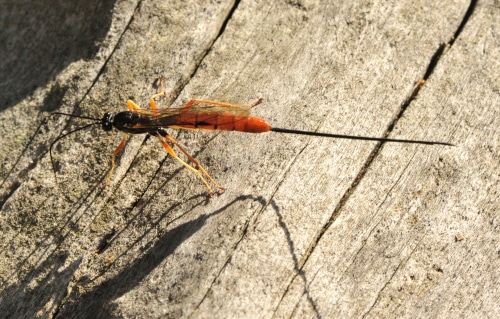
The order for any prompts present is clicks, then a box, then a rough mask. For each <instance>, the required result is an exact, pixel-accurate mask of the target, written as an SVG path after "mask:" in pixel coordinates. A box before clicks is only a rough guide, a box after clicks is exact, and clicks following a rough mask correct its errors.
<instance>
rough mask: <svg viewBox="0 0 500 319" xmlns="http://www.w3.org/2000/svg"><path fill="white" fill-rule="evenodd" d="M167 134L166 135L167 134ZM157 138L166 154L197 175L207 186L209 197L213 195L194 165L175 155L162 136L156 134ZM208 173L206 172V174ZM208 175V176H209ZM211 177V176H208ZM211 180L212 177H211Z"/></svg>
mask: <svg viewBox="0 0 500 319" xmlns="http://www.w3.org/2000/svg"><path fill="white" fill-rule="evenodd" d="M167 136H168V135H167ZM157 137H158V139H159V140H160V142H161V144H162V145H163V147H164V148H165V150H166V151H167V152H168V154H170V156H172V157H173V158H175V159H176V160H178V161H179V162H180V163H181V164H182V165H184V166H185V167H186V168H188V169H189V170H190V171H192V172H193V173H195V174H196V175H198V177H199V178H200V179H201V180H202V181H203V183H204V184H205V186H206V187H207V188H208V193H209V197H212V196H213V195H214V192H213V190H212V187H210V185H209V184H208V183H207V181H206V180H205V178H203V175H201V173H200V172H199V171H198V170H196V169H195V168H194V167H192V166H191V165H189V164H188V163H186V162H184V161H183V160H182V159H181V158H179V156H177V154H176V153H175V151H174V149H173V148H172V147H171V146H170V145H168V143H167V142H165V141H164V140H163V139H162V136H161V135H159V134H158V135H157ZM205 174H206V172H205ZM207 175H208V174H207ZM209 177H210V176H209ZM210 179H211V178H210ZM211 180H212V179H211Z"/></svg>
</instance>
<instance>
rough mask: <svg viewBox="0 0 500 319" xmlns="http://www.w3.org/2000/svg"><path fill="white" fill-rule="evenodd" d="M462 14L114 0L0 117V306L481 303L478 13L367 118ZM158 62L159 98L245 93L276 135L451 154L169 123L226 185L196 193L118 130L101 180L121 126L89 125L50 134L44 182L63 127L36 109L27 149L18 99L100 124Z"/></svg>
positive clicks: (306, 309)
mask: <svg viewBox="0 0 500 319" xmlns="http://www.w3.org/2000/svg"><path fill="white" fill-rule="evenodd" d="M468 6H469V3H468V2H465V1H461V2H454V3H451V2H446V3H435V2H431V1H421V2H418V3H415V2H410V1H407V2H394V3H386V2H373V3H366V2H363V3H356V2H352V3H337V4H332V3H322V2H319V1H300V2H299V1H296V2H290V1H289V2H283V3H267V2H251V1H248V2H245V1H244V2H241V3H238V4H237V6H236V8H235V10H234V12H232V11H231V10H232V8H234V6H233V4H232V3H231V2H227V3H217V4H216V3H212V4H210V5H205V6H200V5H198V4H195V3H194V2H193V3H185V2H178V3H177V2H169V3H162V2H159V1H142V2H140V3H139V4H136V3H134V2H117V3H116V4H115V10H114V11H113V17H112V21H113V22H112V23H111V27H110V31H109V32H108V35H107V37H106V39H107V41H109V42H106V43H105V44H104V45H102V47H100V50H101V51H99V52H101V53H100V54H101V55H99V54H98V55H97V56H95V57H93V58H91V59H90V60H89V61H85V62H82V61H79V62H78V63H73V64H70V65H69V66H68V67H67V68H65V69H64V70H63V71H61V72H60V74H59V75H58V77H57V78H56V80H55V82H50V83H49V84H47V85H45V86H43V88H41V89H40V91H39V92H38V91H37V92H38V93H36V92H35V93H33V94H32V95H30V97H29V98H26V99H24V100H22V101H20V102H19V103H17V104H16V105H13V106H11V107H9V108H7V109H5V110H3V111H2V112H1V113H0V116H2V119H4V123H12V122H13V121H12V119H13V118H18V117H19V119H20V120H19V122H21V123H25V124H22V125H23V128H24V130H23V132H26V133H23V134H26V135H23V136H22V138H21V137H20V138H19V140H20V141H19V142H18V143H11V142H8V141H11V139H12V138H13V136H16V135H15V134H13V133H9V132H10V130H9V127H8V125H6V124H4V125H5V126H4V128H2V132H4V131H5V134H3V135H4V137H2V138H3V140H2V149H3V150H5V151H6V152H7V153H9V154H12V156H6V157H5V164H4V165H3V167H2V175H3V176H5V175H6V174H7V172H9V171H10V169H11V167H14V169H13V170H12V171H11V173H10V175H8V176H7V179H6V182H4V184H3V185H2V198H3V201H4V203H3V206H2V215H1V216H2V221H1V225H2V239H3V240H2V242H3V244H2V248H1V251H2V260H3V261H2V271H1V273H0V274H1V278H2V286H3V287H6V288H3V289H2V293H1V296H2V297H1V300H2V308H1V311H2V313H4V314H17V315H34V314H38V315H39V316H52V315H54V314H56V313H57V314H58V315H59V316H60V317H68V316H74V315H75V314H78V315H79V316H80V317H88V316H97V317H103V318H104V317H106V318H107V317H114V316H124V317H161V316H169V317H188V316H192V317H235V316H240V317H251V318H253V317H273V316H275V317H290V316H296V317H338V316H363V315H367V316H389V317H391V316H407V317H410V316H412V317H413V316H421V317H427V316H439V315H441V316H463V315H475V316H482V315H484V316H487V315H493V314H494V313H495V311H498V310H497V309H496V307H495V304H494V300H496V299H497V297H498V290H497V288H496V286H498V276H497V275H496V273H495V271H494V270H495V269H496V268H498V258H497V255H496V253H497V250H498V249H495V241H494V239H495V237H497V236H495V235H498V231H497V230H496V228H495V227H496V225H497V224H498V221H497V219H498V218H495V217H496V216H495V214H494V212H495V211H496V210H497V209H498V200H496V197H495V196H494V194H496V193H498V183H497V180H498V173H495V172H498V139H495V137H496V136H498V130H497V127H498V125H495V124H496V122H495V121H497V118H498V116H495V114H496V113H498V110H497V107H496V106H498V104H499V103H498V101H499V99H498V91H499V90H498V83H500V82H498V78H497V77H495V76H496V74H499V73H498V59H496V58H495V57H497V56H498V52H497V51H498V50H499V48H500V46H499V43H498V37H495V32H494V31H495V30H496V29H495V28H496V27H495V23H494V13H495V12H498V7H495V5H494V4H492V3H487V2H484V3H483V2H480V3H479V5H478V9H476V11H475V13H474V14H473V15H472V19H471V20H470V21H469V22H468V23H467V24H466V26H465V28H464V31H463V33H462V34H461V35H460V37H459V38H458V39H457V41H456V42H455V43H454V44H453V45H452V46H451V48H450V50H449V51H448V52H447V53H446V55H445V56H443V57H442V58H441V59H440V60H439V62H438V64H437V67H436V69H435V71H434V73H433V74H432V76H431V77H430V78H429V79H428V81H427V82H426V83H425V85H424V86H423V87H422V89H421V91H420V92H419V94H418V96H417V99H416V100H415V101H413V102H412V103H410V104H409V105H408V107H407V109H406V110H405V112H404V113H403V115H402V117H401V118H400V119H399V120H398V121H397V125H396V127H395V129H394V130H393V131H392V132H390V130H389V127H390V126H391V123H393V122H394V120H395V119H396V118H399V117H400V116H401V115H400V109H401V106H402V105H404V104H405V101H407V100H408V99H409V97H410V95H411V94H412V91H413V89H414V87H415V85H416V84H417V83H418V81H419V80H420V79H421V78H422V77H423V76H424V74H425V72H426V69H427V67H428V65H429V63H430V61H431V59H432V57H433V55H434V54H435V52H436V50H438V48H439V46H440V45H441V44H442V43H446V42H448V41H450V39H451V38H452V36H453V34H454V32H455V31H456V30H457V28H458V27H459V25H460V23H461V22H462V19H463V16H464V14H465V12H466V10H467V8H468ZM120 8H124V9H120ZM125 8H128V9H125ZM120 10H121V11H120ZM123 12H127V13H123ZM124 17H127V18H124ZM227 17H230V19H229V21H228V23H227V25H225V24H224V21H225V19H226V18H227ZM124 21H125V22H124ZM129 22H130V23H129ZM219 33H220V36H219ZM113 39H114V40H113ZM480 39H482V40H480ZM214 40H216V42H215V43H213V41H214ZM75 74H80V77H81V79H78V80H72V81H70V80H69V79H71V78H72V76H75ZM158 74H162V75H163V76H164V78H165V86H166V91H167V98H166V99H164V100H162V101H161V102H160V106H161V107H166V106H168V105H170V104H171V103H172V104H173V105H174V106H176V107H180V106H182V105H183V104H184V103H186V102H187V101H188V100H189V99H190V98H206V99H213V100H221V101H228V102H236V103H248V102H252V101H255V100H256V99H258V98H264V103H263V104H261V105H259V106H257V107H255V108H254V109H253V110H252V111H253V113H254V114H256V115H258V116H261V117H263V118H265V119H267V120H269V122H270V123H272V125H275V126H276V127H286V128H296V129H304V130H318V131H322V132H334V133H346V134H363V135H371V136H383V135H384V134H386V133H387V132H389V134H390V137H394V138H415V139H434V140H442V141H446V142H452V143H455V144H457V147H453V148H451V147H442V146H421V145H396V144H384V145H383V146H382V148H381V149H380V150H379V151H377V147H378V144H377V143H375V142H359V141H348V140H333V139H325V138H313V137H300V136H290V135H288V136H287V135H283V134H277V133H276V134H275V133H268V134H245V133H236V132H211V131H196V132H194V131H172V132H171V134H172V136H173V137H175V138H176V139H177V140H178V141H179V142H180V143H181V144H182V145H184V146H185V147H186V149H188V150H189V151H190V152H192V154H193V155H194V156H195V157H196V158H197V159H198V160H199V161H200V163H202V165H204V167H205V168H206V169H207V171H208V172H209V173H210V174H211V175H212V176H213V177H214V178H215V180H216V181H217V182H218V183H219V184H221V185H222V186H224V187H226V188H227V190H226V192H225V193H224V194H221V195H220V196H217V197H214V198H212V199H210V200H207V199H206V197H205V195H206V189H205V188H204V186H203V184H202V183H201V181H200V180H199V179H198V178H197V177H196V176H195V175H194V174H193V173H192V172H190V171H188V170H187V169H183V168H182V167H181V165H180V164H179V163H178V162H177V161H175V160H173V159H172V158H171V157H168V156H167V155H166V153H165V151H164V150H163V149H162V148H161V145H160V144H159V143H158V141H157V140H156V138H149V139H146V138H145V137H144V136H137V137H132V138H131V139H130V141H129V143H128V144H127V146H126V147H125V149H124V152H123V154H122V155H121V156H120V157H119V165H118V167H117V169H116V172H115V174H114V175H113V177H112V179H111V183H110V185H109V186H108V187H107V188H106V189H104V190H101V189H100V185H101V184H102V182H103V180H104V179H105V176H106V174H107V169H108V168H109V166H108V165H109V157H110V154H111V152H112V151H113V150H114V148H115V147H116V145H117V144H118V143H119V141H120V139H121V134H116V133H115V134H107V133H105V132H102V131H101V130H100V128H98V127H95V128H93V129H91V130H82V131H79V132H77V133H75V134H72V135H70V136H68V137H67V138H64V139H62V140H60V141H59V142H58V144H57V145H56V147H55V156H54V157H55V160H56V164H57V165H56V168H57V176H58V183H56V182H55V180H54V177H53V175H54V174H53V172H52V169H51V163H50V158H49V157H48V154H47V153H46V151H47V147H48V144H49V141H52V140H54V139H55V138H56V137H57V136H58V135H59V134H60V132H61V130H62V129H63V128H65V129H66V130H69V129H74V128H76V127H78V126H79V125H81V124H82V121H69V126H67V127H66V126H65V125H66V123H68V119H65V118H58V119H56V120H53V121H52V124H50V125H47V126H43V129H42V131H41V133H40V134H37V135H36V136H35V137H34V138H32V139H31V140H30V137H31V136H32V134H33V131H31V132H30V127H32V126H33V124H32V122H33V119H34V118H39V115H38V114H39V113H40V109H37V110H36V111H35V110H34V111H32V112H31V113H29V112H23V111H24V110H26V108H27V106H28V105H36V104H37V103H41V101H44V102H43V105H44V107H45V108H47V107H48V106H46V105H47V101H48V100H47V99H46V96H47V95H48V92H51V89H52V88H53V87H54V86H55V85H56V84H57V83H59V85H60V86H63V87H64V86H69V87H70V89H68V91H65V92H64V93H63V94H62V96H63V98H61V99H60V100H61V101H59V103H58V105H57V106H55V107H56V108H57V110H60V111H64V112H73V111H75V112H77V113H78V114H85V115H94V114H95V115H96V116H98V117H100V116H102V113H103V112H105V111H113V112H117V111H122V110H125V109H126V104H125V101H126V100H127V99H128V98H133V99H134V100H135V101H136V102H138V103H139V104H140V105H142V106H143V107H147V103H148V99H149V97H150V96H151V95H152V94H154V93H155V92H156V90H155V89H154V88H152V83H153V82H154V81H155V79H156V76H157V75H158ZM70 84H72V86H70ZM36 94H38V95H36ZM56 104H57V103H56ZM478 105H480V106H481V107H478ZM50 107H52V106H50ZM43 110H46V109H43V108H42V111H43ZM495 112H496V113H495ZM39 122H40V121H37V123H39ZM54 122H55V123H54ZM9 134H10V135H9ZM4 140H5V141H7V142H5V143H4V142H3V141H4ZM29 141H31V143H30V144H29V147H28V148H27V151H26V152H25V153H24V155H23V156H22V157H21V160H20V161H16V160H15V159H17V158H18V154H21V152H22V151H23V149H24V146H25V145H26V144H27V143H29ZM372 157H373V158H372ZM480 230H482V232H481V231H480ZM458 235H463V236H464V238H465V239H464V240H461V241H455V238H456V236H458ZM495 256H496V257H495ZM495 258H496V259H495ZM495 263H497V264H495ZM464 267H469V268H470V269H474V271H473V272H471V271H470V270H469V271H467V270H466V269H469V268H464ZM457 278H458V280H457ZM464 286H467V288H466V289H464V288H465V287H464ZM481 287H485V288H486V289H485V290H481V291H480V290H479V289H480V288H481ZM447 293H449V294H448V295H447ZM40 296H43V298H41V297H40ZM4 301H5V302H4ZM26 304H29V305H30V307H28V308H26V307H25V306H24V305H26ZM5 305H6V306H5ZM481 307H483V308H481Z"/></svg>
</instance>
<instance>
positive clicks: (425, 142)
mask: <svg viewBox="0 0 500 319" xmlns="http://www.w3.org/2000/svg"><path fill="white" fill-rule="evenodd" d="M271 131H273V132H279V133H286V134H297V135H310V136H320V137H333V138H343V139H349V140H362V141H377V142H393V143H410V144H426V145H446V146H455V145H454V144H451V143H446V142H436V141H421V140H405V139H396V138H383V137H370V136H357V135H343V134H330V133H320V132H312V131H300V130H289V129H286V128H278V127H272V128H271Z"/></svg>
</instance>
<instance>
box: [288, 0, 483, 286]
mask: <svg viewBox="0 0 500 319" xmlns="http://www.w3.org/2000/svg"><path fill="white" fill-rule="evenodd" d="M476 4H477V0H471V2H470V5H469V8H468V9H467V12H466V13H465V15H464V17H463V19H462V22H461V23H460V25H459V26H458V28H457V30H456V31H455V33H454V35H453V37H452V38H451V39H450V41H448V43H446V44H441V45H440V46H439V48H438V49H437V50H436V52H435V53H434V54H433V56H432V58H431V60H430V62H429V66H428V67H427V71H426V72H425V75H424V78H423V79H422V80H420V81H419V82H418V83H417V85H416V86H415V88H414V89H413V91H412V94H411V95H410V96H409V97H408V98H407V99H406V100H405V101H404V102H403V104H402V106H401V110H400V112H399V113H398V114H397V115H396V116H395V118H394V119H393V121H392V122H391V123H390V124H389V126H388V129H387V130H386V132H385V134H384V135H383V136H382V137H383V138H386V137H387V136H389V135H390V133H391V132H392V130H393V128H394V127H395V126H396V124H397V122H398V121H399V119H400V118H401V117H402V116H403V113H404V111H405V110H406V108H407V107H408V106H409V105H410V103H411V102H412V101H413V100H414V99H415V98H416V96H417V95H418V92H419V91H420V89H421V88H422V86H423V85H424V84H425V81H426V80H427V78H428V77H429V76H430V75H431V74H432V72H433V71H434V69H435V67H436V65H437V63H438V62H439V60H440V59H441V57H442V56H443V53H444V51H445V48H448V47H451V46H452V45H453V43H454V42H455V40H456V38H457V37H458V36H459V35H460V33H461V32H462V30H463V28H464V27H465V25H466V24H467V22H468V21H469V19H470V17H471V16H472V13H473V12H474V9H475V7H476ZM383 145H384V143H383V142H379V143H377V145H376V146H375V147H374V149H373V150H372V152H371V153H370V155H369V156H368V158H367V159H366V161H365V163H364V164H363V166H362V167H361V169H360V170H359V172H358V174H357V176H356V177H355V178H354V181H353V182H352V183H351V185H350V186H349V188H348V189H347V190H346V191H345V193H344V195H343V196H342V198H341V199H340V200H339V202H338V204H337V205H336V206H335V208H334V210H333V212H332V214H331V216H330V218H329V220H328V221H327V222H326V223H325V224H324V225H323V227H322V228H321V229H320V231H319V232H318V234H317V235H316V237H315V238H314V239H313V240H312V241H311V244H310V246H309V248H308V249H307V251H306V253H305V254H304V258H303V259H302V260H301V261H300V262H299V269H300V271H303V267H304V265H305V264H306V263H307V261H308V259H309V257H310V256H311V255H312V252H313V251H314V249H315V248H316V246H317V245H318V244H319V242H320V241H321V239H322V237H323V235H324V234H325V233H326V231H327V230H328V229H329V228H330V226H331V225H332V224H333V223H334V222H335V220H336V219H337V217H338V216H339V215H340V213H341V211H342V209H343V208H344V206H345V204H346V203H347V201H348V199H349V198H350V197H351V194H352V193H353V192H354V191H355V190H356V188H357V186H358V185H359V183H360V182H361V180H362V179H363V177H364V176H365V174H366V172H367V169H368V167H370V166H371V164H372V162H373V161H374V159H375V158H376V157H377V156H378V154H379V153H380V151H381V149H382V146H383ZM297 275H298V273H297V274H296V275H295V276H294V277H293V278H292V280H291V281H290V282H289V285H290V284H291V283H292V282H294V280H295V277H297Z"/></svg>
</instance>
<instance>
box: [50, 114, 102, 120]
mask: <svg viewBox="0 0 500 319" xmlns="http://www.w3.org/2000/svg"><path fill="white" fill-rule="evenodd" d="M50 115H51V116H52V115H64V116H69V117H76V118H78V119H84V120H92V121H101V119H97V118H95V117H90V116H82V115H75V114H69V113H63V112H52V113H50Z"/></svg>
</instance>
